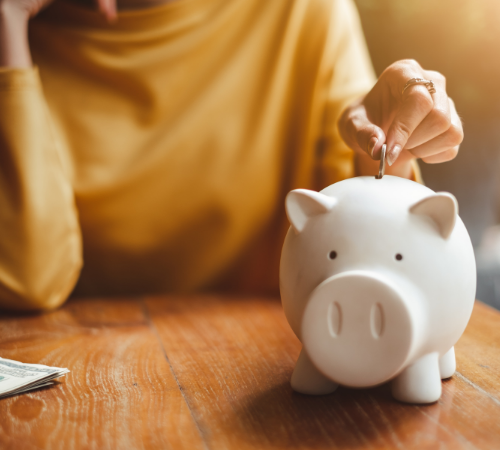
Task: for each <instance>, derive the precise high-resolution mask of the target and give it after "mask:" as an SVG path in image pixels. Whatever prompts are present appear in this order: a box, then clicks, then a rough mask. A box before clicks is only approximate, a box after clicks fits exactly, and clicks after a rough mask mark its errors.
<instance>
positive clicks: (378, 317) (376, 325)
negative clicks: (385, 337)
mask: <svg viewBox="0 0 500 450" xmlns="http://www.w3.org/2000/svg"><path fill="white" fill-rule="evenodd" d="M370 328H371V332H372V336H373V338H374V339H378V338H379V337H380V336H382V333H383V332H384V310H383V309H382V305H381V304H380V303H375V304H374V305H372V309H371V311H370Z"/></svg>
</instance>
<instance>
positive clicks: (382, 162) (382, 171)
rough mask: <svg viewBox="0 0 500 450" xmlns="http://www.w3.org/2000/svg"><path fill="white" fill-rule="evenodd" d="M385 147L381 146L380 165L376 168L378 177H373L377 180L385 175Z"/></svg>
mask: <svg viewBox="0 0 500 450" xmlns="http://www.w3.org/2000/svg"><path fill="white" fill-rule="evenodd" d="M386 148H387V145H385V144H384V145H382V150H381V151H380V165H379V167H378V175H376V176H375V178H376V179H377V180H380V179H381V178H382V177H383V176H384V174H385V151H386Z"/></svg>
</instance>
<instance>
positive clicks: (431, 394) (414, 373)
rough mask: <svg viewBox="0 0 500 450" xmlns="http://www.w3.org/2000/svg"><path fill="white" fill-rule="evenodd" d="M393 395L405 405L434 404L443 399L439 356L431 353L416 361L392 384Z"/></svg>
mask: <svg viewBox="0 0 500 450" xmlns="http://www.w3.org/2000/svg"><path fill="white" fill-rule="evenodd" d="M392 395H393V396H394V398H395V399H397V400H399V401H401V402H405V403H432V402H436V401H437V400H439V397H441V374H440V372H439V354H438V353H437V352H435V353H429V354H427V355H425V356H422V357H421V358H420V359H418V360H417V361H415V362H414V363H413V364H412V365H411V366H409V367H407V368H406V369H405V370H403V372H401V373H400V374H399V375H398V376H397V377H396V378H395V379H394V381H393V382H392Z"/></svg>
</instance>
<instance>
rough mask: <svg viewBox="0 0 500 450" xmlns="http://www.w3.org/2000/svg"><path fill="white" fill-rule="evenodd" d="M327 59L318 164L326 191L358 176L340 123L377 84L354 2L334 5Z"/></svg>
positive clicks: (345, 0) (342, 0)
mask: <svg viewBox="0 0 500 450" xmlns="http://www.w3.org/2000/svg"><path fill="white" fill-rule="evenodd" d="M325 59H327V60H329V61H332V63H331V64H332V67H331V68H330V73H331V79H330V83H329V85H328V89H327V93H326V105H325V112H324V121H323V127H322V130H323V132H322V135H321V137H320V148H321V152H320V153H319V158H318V161H317V162H318V164H319V173H320V180H321V184H322V185H323V187H324V186H328V185H330V184H332V183H334V182H337V181H340V180H343V179H345V178H350V177H352V176H354V175H355V173H354V162H353V158H354V154H353V151H352V150H351V149H350V148H349V147H348V146H347V145H346V144H345V143H344V141H343V140H342V138H341V137H340V133H339V130H338V126H337V122H338V119H339V118H340V115H341V114H342V112H343V110H344V109H345V108H346V106H347V105H348V104H349V103H350V102H352V101H353V100H354V99H356V98H358V97H360V96H362V95H364V94H366V93H367V92H368V91H369V90H370V89H371V88H372V86H373V85H374V84H375V81H376V76H375V73H374V71H373V67H372V65H371V61H370V55H369V53H368V49H367V47H366V42H365V39H364V35H363V30H362V28H361V23H360V20H359V17H358V12H357V10H356V6H355V5H354V2H353V1H352V0H334V2H333V8H332V17H331V21H330V33H329V36H328V42H327V46H326V58H325Z"/></svg>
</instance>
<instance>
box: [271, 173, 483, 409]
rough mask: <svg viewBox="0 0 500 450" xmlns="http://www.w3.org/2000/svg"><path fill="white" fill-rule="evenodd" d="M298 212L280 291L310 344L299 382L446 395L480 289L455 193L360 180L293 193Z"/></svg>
mask: <svg viewBox="0 0 500 450" xmlns="http://www.w3.org/2000/svg"><path fill="white" fill-rule="evenodd" d="M286 210H287V215H288V218H289V221H290V223H291V225H292V226H291V227H290V230H289V231H288V234H287V236H286V239H285V243H284V246H283V251H282V255H281V267H280V289H281V297H282V302H283V308H284V310H285V314H286V317H287V319H288V321H289V323H290V325H291V327H292V329H293V331H294V332H295V334H296V335H297V337H298V338H299V339H300V340H301V342H302V351H301V353H300V356H299V359H298V361H297V364H296V366H295V370H294V372H293V375H292V380H291V383H292V387H293V389H294V390H296V391H298V392H301V393H305V394H315V395H318V394H328V393H331V392H333V391H334V390H335V389H336V388H337V386H338V385H339V384H340V385H344V386H350V387H360V388H361V387H369V386H375V385H378V384H380V383H384V382H386V381H388V380H391V379H393V382H392V393H393V396H394V397H395V398H396V399H398V400H400V401H403V402H410V403H430V402H434V401H437V400H438V399H439V397H440V396H441V379H442V378H448V377H450V376H452V375H453V373H454V372H455V353H454V348H453V346H454V345H455V343H456V342H457V340H458V339H459V337H460V336H461V334H462V333H463V331H464V329H465V327H466V325H467V322H468V321H469V318H470V315H471V312H472V307H473V304H474V296H475V291H476V268H475V261H474V254H473V250H472V245H471V241H470V238H469V235H468V233H467V230H466V229H465V226H464V224H463V222H462V221H461V219H460V218H459V217H458V215H457V214H458V211H457V210H458V206H457V202H456V200H455V198H454V197H453V196H452V195H451V194H448V193H435V192H434V191H432V190H430V189H429V188H427V187H425V186H422V185H420V184H418V183H415V182H413V181H409V180H406V179H402V178H398V177H391V176H385V177H383V178H382V179H375V178H374V177H359V178H352V179H348V180H345V181H341V182H339V183H336V184H334V185H332V186H330V187H328V188H326V189H324V190H323V191H321V192H314V191H308V190H304V189H298V190H295V191H292V192H290V193H289V194H288V196H287V198H286Z"/></svg>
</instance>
